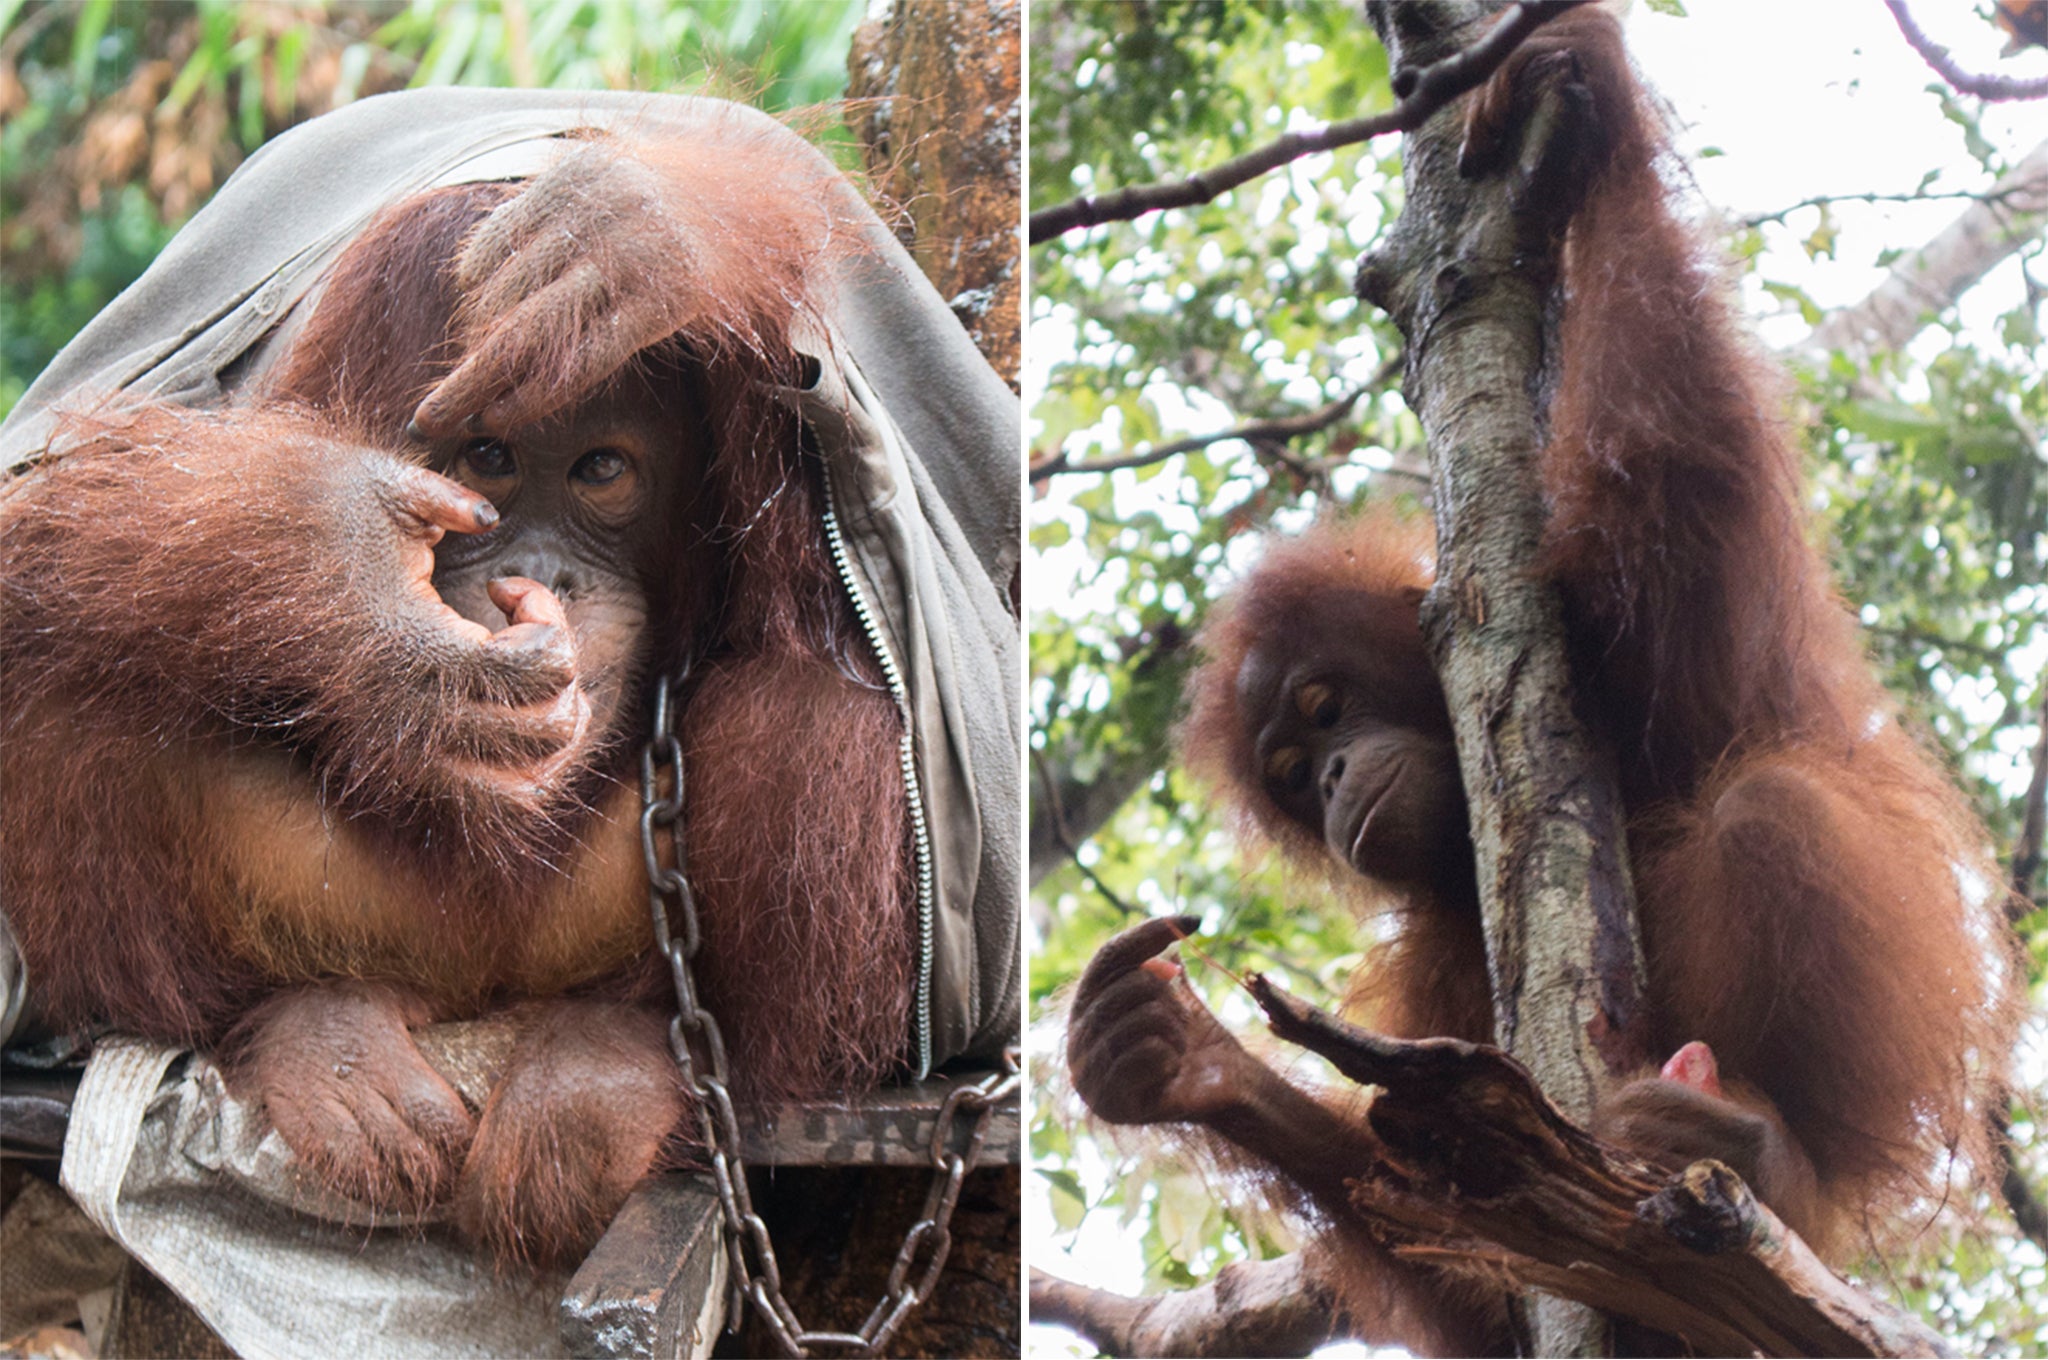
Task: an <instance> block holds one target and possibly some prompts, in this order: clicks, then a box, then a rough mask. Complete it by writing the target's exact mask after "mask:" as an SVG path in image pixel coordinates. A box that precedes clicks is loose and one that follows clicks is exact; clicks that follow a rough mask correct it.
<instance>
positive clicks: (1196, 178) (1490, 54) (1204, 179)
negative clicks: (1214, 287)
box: [1031, 0, 1584, 245]
mask: <svg viewBox="0 0 2048 1360" xmlns="http://www.w3.org/2000/svg"><path fill="white" fill-rule="evenodd" d="M1582 3H1584V0H1521V2H1520V3H1518V4H1517V5H1516V6H1515V7H1514V8H1513V9H1512V10H1511V11H1509V13H1508V16H1507V17H1506V18H1505V19H1503V20H1501V22H1499V23H1498V24H1496V25H1494V26H1493V27H1492V28H1491V29H1489V30H1488V31H1487V33H1486V35H1485V36H1484V37H1482V38H1480V39H1479V40H1478V41H1477V42H1475V43H1473V44H1472V45H1471V46H1470V47H1468V48H1465V49H1463V50H1462V51H1456V52H1453V53H1451V54H1450V55H1448V56H1446V57H1445V58H1443V59H1442V60H1441V61H1437V62H1433V63H1431V64H1429V65H1427V66H1422V67H1410V68H1408V69H1405V70H1400V71H1396V72H1395V75H1394V93H1395V95H1396V96H1398V97H1399V98H1400V100H1401V102H1400V103H1398V104H1396V105H1395V106H1394V107H1393V108H1391V109H1389V110H1388V111H1387V112H1385V113H1380V114H1374V115H1372V116H1371V117H1366V118H1349V119H1346V120H1344V121H1343V122H1340V123H1330V124H1327V125H1326V126H1324V127H1321V128H1318V129H1316V130H1315V131H1312V132H1290V133H1288V134H1287V135H1286V136H1284V137H1280V138H1277V139H1275V140H1274V141H1271V142H1268V143H1267V144H1266V145H1264V146H1262V147H1259V148H1257V149H1255V150H1252V151H1248V152H1246V153H1245V154H1244V155H1242V156H1238V157H1236V158H1234V159H1232V160H1227V161H1225V162H1223V163H1222V164H1221V165H1217V166H1212V167H1210V168H1209V169H1207V170H1204V171H1201V172H1200V173H1198V174H1194V175H1190V176H1188V177H1187V178H1186V179H1184V180H1175V181H1166V182H1162V183H1159V184H1143V185H1134V186H1132V187H1130V188H1126V189H1118V190H1115V191H1113V192H1111V193H1107V194H1104V195H1102V196H1101V197H1099V198H1095V197H1090V196H1088V195H1083V196H1081V197H1080V198H1076V199H1073V200H1071V201H1069V202H1066V203H1060V204H1056V205H1054V206H1053V207H1050V208H1041V209H1039V210H1038V211H1037V212H1035V213H1033V214H1031V244H1032V245H1038V244H1040V243H1042V242H1045V241H1050V240H1051V239H1052V238H1053V237H1055V236H1060V235H1063V234H1065V233H1066V232H1070V231H1074V230H1076V229H1078V228H1081V227H1092V226H1097V225H1099V224H1101V223H1103V222H1128V221H1130V220H1131V219H1132V218H1134V217H1139V216H1142V215H1143V214H1145V213H1148V212H1154V211H1157V210H1158V209H1161V208H1186V207H1192V206H1193V205H1195V204H1197V203H1207V202H1209V201H1210V200H1211V199H1213V198H1215V197H1216V196H1217V195H1219V194H1221V193H1223V192H1225V191H1226V190H1229V189H1235V188H1236V187H1237V186H1238V185H1240V184H1243V183H1245V182H1246V181H1247V180H1252V179H1256V178H1258V177H1259V176H1260V175H1263V174H1265V173H1266V172H1267V171H1269V170H1273V169H1277V168H1278V167H1280V166H1282V165H1285V164H1287V162H1289V161H1292V160H1298V159H1300V158H1301V157H1303V156H1307V155H1312V154H1314V153H1315V152H1318V151H1331V150H1334V149H1336V148H1337V147H1340V146H1349V145H1351V144H1353V143H1354V142H1364V141H1370V140H1371V139H1372V138H1374V137H1378V136H1382V135H1384V134H1386V133H1389V132H1409V131H1412V130H1414V129H1415V128H1418V127H1420V126H1421V125H1422V124H1423V122H1424V121H1425V120H1427V119H1428V118H1429V116H1430V115H1431V114H1433V113H1435V112H1436V111H1437V110H1438V109H1441V108H1442V107H1443V106H1444V105H1446V104H1448V103H1450V101H1451V100H1453V99H1456V98H1457V97H1458V96H1459V95H1461V94H1463V93H1464V92H1465V91H1467V90H1469V89H1471V88H1472V87H1474V86H1475V85H1478V84H1479V83H1480V82H1481V81H1483V80H1485V79H1486V78H1487V77H1488V76H1490V75H1492V74H1493V71H1494V68H1495V67H1497V66H1499V65H1500V64H1501V62H1502V61H1503V60H1505V59H1506V58H1507V55H1508V53H1510V52H1512V51H1514V50H1515V48H1517V47H1518V46H1520V45H1521V43H1522V40H1523V39H1524V38H1526V37H1528V36H1529V35H1530V34H1531V33H1533V32H1535V31H1536V30H1537V29H1538V28H1540V27H1541V26H1542V25H1543V24H1545V23H1547V22H1548V21H1549V20H1551V19H1554V18H1556V17H1557V16H1558V15H1560V14H1562V13H1564V12H1565V11H1566V10H1568V9H1571V8H1572V7H1573V6H1575V5H1578V4H1582Z"/></svg>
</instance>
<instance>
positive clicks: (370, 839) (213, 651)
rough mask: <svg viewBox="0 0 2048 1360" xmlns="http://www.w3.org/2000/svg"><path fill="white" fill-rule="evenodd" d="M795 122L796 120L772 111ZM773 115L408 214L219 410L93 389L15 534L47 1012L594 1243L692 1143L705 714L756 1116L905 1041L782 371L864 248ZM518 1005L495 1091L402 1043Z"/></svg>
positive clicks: (900, 907) (11, 538)
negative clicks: (690, 1074)
mask: <svg viewBox="0 0 2048 1360" xmlns="http://www.w3.org/2000/svg"><path fill="white" fill-rule="evenodd" d="M759 121H760V122H763V123H765V122H766V120H759ZM770 131H771V132H773V133H774V134H775V135H774V136H769V135H765V134H763V133H761V132H759V131H758V130H754V125H753V124H734V125H732V126H729V127H724V128H722V130H721V132H720V135H719V136H717V137H715V138H708V139H706V140H704V141H702V142H690V141H678V140H663V139H660V138H651V139H643V138H638V137H636V136H635V135H634V133H633V131H632V129H630V128H627V129H624V130H615V131H609V132H604V133H601V134H598V133H593V134H589V135H586V136H585V137H583V138H582V140H581V141H580V143H579V142H577V141H576V139H574V138H572V139H570V142H569V144H568V146H567V149H566V150H565V151H564V153H563V154H561V155H560V157H559V158H558V159H556V160H555V161H554V163H553V164H552V166H551V167H549V168H547V169H546V170H545V171H543V172H542V173H539V174H538V175H537V176H535V177H533V178H530V179H526V180H519V181H505V180H497V181H486V182H479V183H468V184H454V185H448V186H444V187H438V188H429V189H427V190H425V191H423V192H419V193H416V194H413V195H411V196H409V197H407V198H405V199H404V200H403V201H401V202H397V203H396V204H394V205H392V206H390V207H388V208H386V209H385V210H383V211H382V212H381V213H379V214H378V215H377V216H376V217H375V218H374V220H373V221H371V222H370V223H369V224H368V225H367V227H366V228H365V229H364V230H363V231H362V232H361V233H360V235H359V236H358V237H357V238H356V239H355V240H354V241H353V243H352V244H350V245H349V246H348V247H347V249H346V250H345V252H344V253H342V254H341V256H340V257H339V259H338V260H337V261H336V263H335V264H334V266H333V268H332V270H331V271H330V273H329V274H328V275H327V277H326V278H325V280H324V281H323V283H322V284H321V291H320V292H319V293H318V295H317V300H316V301H315V302H314V303H313V304H312V306H311V311H310V315H308V316H307V317H306V318H305V319H304V322H303V324H302V325H299V326H298V328H297V329H296V331H295V332H294V333H292V334H291V335H290V336H289V338H288V342H287V343H288V345H289V348H288V349H286V350H285V351H283V353H282V354H281V356H280V357H279V358H278V359H277V361H276V362H274V363H272V364H271V365H270V366H269V368H268V370H267V372H266V373H265V375H264V376H263V378H262V380H261V381H259V382H256V383H254V384H252V385H251V386H250V388H248V389H245V390H242V391H240V392H238V393H236V394H235V399H234V400H233V401H232V403H231V404H227V405H222V406H217V407H215V408H213V409H189V408H187V407H184V406H178V405H172V404H169V403H165V402H151V401H140V402H128V403H123V404H120V405H114V406H97V407H93V408H91V409H87V410H80V411H73V412H71V413H70V414H69V415H68V417H67V418H66V419H65V420H64V422H63V423H62V424H61V425H60V427H59V430H58V433H57V435H56V437H55V438H54V439H53V440H52V442H51V444H50V447H49V451H48V452H47V454H45V455H44V456H43V458H42V460H41V465H40V466H38V467H37V468H35V469H34V470H33V471H32V473H31V474H30V475H28V476H25V477H23V478H21V479H20V480H19V481H18V482H17V483H16V484H15V485H14V486H13V487H12V488H10V492H11V494H10V496H9V497H8V499H7V500H6V501H5V502H4V510H0V589H4V618H5V623H4V628H0V669H4V670H5V673H6V675H7V695H8V698H7V702H6V705H5V708H4V718H0V721H4V744H0V781H4V783H5V786H6V788H7V790H8V792H9V796H8V797H7V798H6V800H5V802H4V804H0V808H4V811H0V819H4V824H0V836H4V844H5V850H4V852H0V883H4V892H5V901H6V909H7V913H8V916H9V918H10V920H11V922H12V925H13V928H14V931H15V932H16V934H17V935H18V937H19V940H20V944H21V948H22V952H23V955H24V957H25V959H26V961H27V965H28V972H29V977H30V979H31V981H32V983H33V985H34V993H33V995H34V998H35V1004H36V1006H37V1007H38V1008H39V1013H40V1019H41V1021H42V1022H43V1023H44V1024H45V1025H47V1026H52V1027H58V1028H73V1027H81V1026H86V1025H92V1024H105V1025H108V1026H111V1027H113V1028H116V1029H119V1030H122V1031H127V1032H132V1033H136V1034H140V1035H143V1036H148V1037H153V1038H158V1039H163V1040H167V1041H172V1042H177V1043H184V1044H192V1045H199V1046H211V1047H214V1048H215V1049H216V1050H217V1051H218V1052H220V1053H221V1055H222V1056H223V1057H224V1059H225V1061H226V1062H227V1065H228V1070H229V1074H230V1081H231V1085H232V1086H233V1087H234V1088H235V1089H236V1090H237V1091H238V1092H240V1093H242V1094H243V1095H245V1096H246V1097H247V1098H249V1099H251V1100H253V1101H258V1102H260V1103H261V1106H262V1108H263V1110H264V1111H265V1113H266V1114H267V1116H268V1118H269V1119H270V1121H271V1122H272V1123H273V1124H274V1126H275V1128H276V1129H277V1131H278V1132H279V1133H281V1134H282V1135H283V1137H284V1139H285V1140H286V1142H288V1143H289V1144H290V1146H291V1147H292V1149H294V1151H295V1152H296V1153H297V1154H298V1155H299V1156H300V1157H301V1158H303V1159H304V1160H305V1161H306V1162H308V1163H309V1164H311V1165H312V1166H313V1167H314V1168H316V1169H317V1170H318V1171H319V1172H320V1173H321V1174H322V1175H323V1176H324V1178H325V1179H326V1181H327V1182H328V1183H329V1184H330V1185H331V1186H332V1187H333V1188H335V1189H337V1190H339V1191H341V1192H343V1193H346V1194H348V1195H351V1196H353V1197H354V1198H357V1199H359V1200H363V1201H367V1202H370V1203H372V1204H375V1205H378V1206H380V1207H386V1208H397V1209H418V1208H421V1207H424V1206H427V1205H430V1204H433V1203H436V1202H440V1201H452V1203H453V1205H454V1208H455V1217H456V1220H457V1222H458V1223H459V1224H460V1225H461V1226H462V1227H463V1228H464V1229H465V1230H466V1231H467V1232H468V1233H469V1234H470V1235H471V1236H472V1237H473V1238H475V1239H476V1240H478V1241H480V1242H482V1243H484V1244H486V1245H488V1246H489V1247H490V1248H492V1249H493V1250H494V1251H495V1253H496V1254H497V1256H498V1257H499V1258H500V1259H501V1260H505V1261H515V1260H524V1261H533V1262H539V1263H554V1262H559V1261H562V1260H564V1259H573V1257H574V1256H575V1255H576V1254H578V1253H579V1252H580V1251H581V1250H582V1249H583V1248H585V1247H587V1246H588V1245H589V1243H590V1242H591V1241H592V1240H593V1238H594V1237H595V1235H596V1233H597V1232H598V1230H599V1229H600V1228H601V1227H602V1226H603V1224H604V1223H605V1222H606V1220H607V1219H608V1218H609V1216H610V1215H611V1213H612V1212H613V1211H614V1210H615V1209H616V1207H617V1206H618V1204H619V1202H620V1201H621V1200H622V1199H623V1197H624V1196H625V1194H626V1193H627V1191H628V1190H629V1189H630V1188H631V1187H632V1185H633V1184H634V1183H635V1182H636V1181H637V1180H638V1179H639V1178H640V1177H641V1176H642V1175H643V1174H645V1173H646V1172H647V1171H648V1169H649V1168H650V1167H652V1166H654V1165H655V1164H657V1163H658V1162H660V1161H661V1160H662V1159H663V1158H664V1157H666V1156H669V1155H671V1154H672V1153H673V1152H674V1150H675V1147H676V1140H677V1139H678V1137H679V1136H681V1135H686V1134H687V1131H688V1128H689V1123H688V1121H687V1120H686V1119H685V1117H684V1115H685V1110H684V1100H683V1093H682V1090H681V1088H680V1085H679V1082H678V1078H677V1075H676V1066H675V1063H674V1060H673V1058H672V1055H671V1053H670V1051H669V1045H668V1037H667V1020H668V1017H669V1016H671V1015H673V1014H674V1006H675V1000H674V994H673V992H672V990H671V984H670V980H669V975H668V970H667V968H666V966H665V965H664V964H662V962H661V961H660V960H659V959H657V958H655V957H653V956H652V954H651V951H650V947H649V944H648V940H649V923H648V901H649V893H648V870H647V869H646V867H644V862H643V856H642V845H641V837H640V825H639V823H640V813H641V790H640V783H639V774H638V768H639V755H640V751H641V748H642V745H643V743H644V742H645V741H646V734H647V722H648V718H647V714H648V711H649V703H648V696H649V693H650V687H651V686H652V685H653V684H654V683H655V681H656V680H657V678H658V677H662V676H665V675H668V674H670V673H673V672H675V671H676V670H677V669H678V668H679V667H680V666H681V665H682V664H683V663H684V662H685V661H686V660H688V661H689V662H691V663H692V666H691V671H690V679H689V681H688V684H687V686H686V688H685V689H684V690H683V691H682V693H681V694H680V695H679V696H678V700H677V702H678V703H679V705H680V706H681V714H682V716H681V718H680V719H679V722H678V727H679V728H680V730H681V733H682V741H683V747H684V766H685V768H686V769H687V772H688V777H687V801H686V806H685V816H686V823H687V826H688V838H689V844H690V862H689V864H688V866H687V867H688V872H689V877H690V881H691V882H692V884H693V885H694V887H695V890H696V895H697V899H698V904H699V911H700V914H701V918H702V921H703V929H704V945H703V950H702V953H701V954H700V956H699V961H698V968H697V971H698V977H699V982H700V984H701V987H702V989H703V994H704V996H705V997H706V999H707V1001H708V1003H709V1004H710V1005H711V1006H712V1007H713V1008H714V1010H715V1012H716V1014H717V1015H718V1017H719V1019H720V1021H721V1022H722V1024H723V1026H724V1034H725V1041H726V1045H727V1048H728V1049H729V1050H730V1052H731V1053H732V1056H733V1066H734V1070H735V1074H736V1077H735V1079H736V1080H738V1081H739V1082H741V1083H742V1084H743V1093H749V1094H753V1095H756V1096H773V1095H787V1094H798V1093H816V1092H822V1091H827V1090H841V1089H846V1088H851V1087H859V1086H862V1085H866V1084H872V1083H873V1082H874V1081H876V1080H877V1079H878V1078H879V1077H880V1076H881V1075H882V1074H884V1073H885V1072H887V1071H889V1070H891V1069H892V1068H894V1067H896V1066H897V1065H899V1064H900V1063H901V1062H902V1061H903V1060H904V1058H905V1056H906V1048H907V1045H908V1044H909V1042H910V1040H909V1036H910V1033H911V1030H910V1023H909V1014H910V1007H911V1005H912V998H913V995H914V994H915V991H916V988H915V987H914V986H913V971H914V967H915V964H914V951H915V948H916V915H915V912H916V890H915V887H914V876H915V865H914V863H913V853H912V843H913V842H912V835H911V831H910V812H909V807H910V795H909V793H908V791H907V790H906V787H905V778H904V764H903V762H904V759H905V758H904V756H903V754H902V746H903V740H904V725H903V719H902V716H901V712H900V710H899V706H898V701H897V699H896V697H895V696H894V695H893V694H892V690H891V687H890V685H889V684H888V683H885V678H884V672H883V667H882V665H881V664H880V661H879V659H878V657H877V655H876V653H875V651H874V650H873V648H872V647H871V646H870V640H869V637H868V636H867V635H866V634H865V633H864V631H863V627H862V622H861V620H860V619H858V618H857V617H856V613H855V609H854V606H853V603H852V601H851V600H850V599H849V598H848V591H847V588H846V587H845V586H843V585H842V582H841V579H840V572H839V569H838V567H837V565H836V564H835V558H834V555H833V552H832V550H831V546H830V544H828V541H827V534H826V529H825V527H824V519H823V515H822V507H823V504H824V502H823V496H824V494H825V489H824V485H823V481H822V473H821V469H820V467H819V464H818V460H817V458H816V457H815V456H814V455H813V453H812V452H811V451H810V448H809V444H808V437H807V436H804V435H800V430H799V424H798V420H797V418H796V415H795V414H794V413H793V411H792V410H791V409H790V406H789V405H788V403H787V402H786V401H785V400H784V399H783V397H784V395H785V394H787V393H789V392H791V391H792V390H795V389H801V388H804V387H806V386H807V385H808V384H810V383H811V382H812V381H813V380H814V378H815V372H814V371H810V370H809V369H807V360H806V358H805V356H803V355H802V354H800V353H799V351H798V348H797V336H798V332H799V330H800V329H801V328H803V327H805V326H807V325H814V324H815V323H816V318H817V316H818V315H819V311H820V308H821V305H822V299H821V297H820V285H819V284H818V282H817V280H818V279H819V278H820V277H821V276H822V273H823V265H824V263H825V258H826V256H827V253H828V252H830V251H833V250H835V249H850V248H857V247H853V246H849V245H847V244H845V243H846V242H847V241H850V240H853V239H856V238H857V235H858V234H857V233H855V232H851V231H842V230H840V228H841V227H842V226H843V224H842V223H839V222H836V221H835V220H834V214H835V212H837V211H839V209H836V208H835V207H834V206H833V205H834V204H838V203H842V202H843V199H841V198H840V197H837V196H835V193H833V192H826V191H825V188H824V186H823V185H822V183H821V182H820V181H821V177H822V176H823V175H825V174H828V173H830V172H829V169H828V168H827V167H825V164H824V162H823V161H822V160H821V159H820V158H817V157H815V156H814V155H810V154H809V153H806V154H805V155H804V156H795V155H792V154H791V153H790V152H789V150H788V149H787V146H788V145H789V144H790V143H793V141H794V139H790V138H788V137H787V134H786V133H782V132H781V130H780V129H779V128H771V129H770ZM496 1012H508V1013H510V1014H511V1015H512V1016H513V1017H514V1018H515V1019H516V1022H517V1031H516V1032H517V1039H516V1047H515V1049H514V1051H513V1054H512V1056H511V1058H510V1061H509V1066H508V1067H507V1070H506V1071H505V1073H504V1075H503V1076H502V1077H501V1078H500V1079H499V1081H498V1083H497V1085H496V1086H495V1088H494V1090H493V1092H492V1094H491V1096H490V1098H489V1100H488V1101H487V1103H485V1104H484V1105H483V1106H482V1108H481V1109H480V1110H472V1109H471V1108H469V1107H467V1106H466V1105H465V1104H464V1102H463V1100H462V1098H461V1097H460V1096H459V1095H458V1094H457V1092H456V1091H455V1090H454V1089H453V1088H452V1087H451V1086H450V1084H449V1083H448V1082H447V1081H446V1080H444V1079H443V1078H442V1076H441V1075H439V1074H438V1073H437V1072H436V1070H435V1069H434V1068H433V1067H431V1066H429V1065H428V1063H427V1062H426V1061H425V1060H424V1059H423V1057H422V1056H421V1053H420V1051H419V1049H418V1048H417V1047H416V1046H415V1044H414V1041H413V1039H412V1037H411V1033H412V1031H414V1030H416V1029H418V1028H419V1027H421V1026H423V1025H426V1024H429V1023H432V1022H437V1021H444V1020H453V1019H465V1018H471V1017H477V1016H481V1015H485V1014H488V1013H496Z"/></svg>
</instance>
